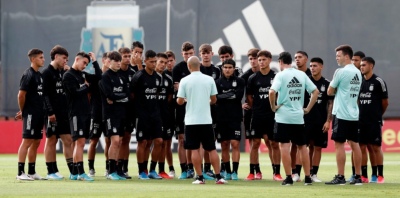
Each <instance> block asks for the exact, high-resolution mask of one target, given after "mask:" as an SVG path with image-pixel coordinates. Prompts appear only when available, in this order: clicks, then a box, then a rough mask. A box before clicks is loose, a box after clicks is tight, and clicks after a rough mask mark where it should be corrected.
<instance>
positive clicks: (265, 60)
mask: <svg viewBox="0 0 400 198" xmlns="http://www.w3.org/2000/svg"><path fill="white" fill-rule="evenodd" d="M257 61H258V66H260V69H266V68H268V67H269V64H270V63H271V61H272V54H271V52H269V51H267V50H261V51H259V52H258V53H257Z"/></svg>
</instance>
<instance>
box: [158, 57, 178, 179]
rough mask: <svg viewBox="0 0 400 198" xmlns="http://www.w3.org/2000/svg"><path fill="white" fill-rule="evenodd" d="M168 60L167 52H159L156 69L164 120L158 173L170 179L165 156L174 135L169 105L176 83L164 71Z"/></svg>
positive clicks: (162, 119) (161, 111) (159, 99)
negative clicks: (166, 170) (166, 169)
mask: <svg viewBox="0 0 400 198" xmlns="http://www.w3.org/2000/svg"><path fill="white" fill-rule="evenodd" d="M167 62H168V56H167V55H166V54H165V53H158V54H157V64H156V68H155V71H156V72H157V75H158V76H159V77H160V78H161V81H160V86H159V94H158V101H159V103H158V105H159V109H160V115H161V121H162V126H163V127H162V139H163V143H162V146H161V153H160V155H159V156H160V157H159V159H158V160H157V161H158V173H159V175H160V177H162V178H164V179H170V178H171V177H170V176H169V175H168V174H167V173H166V172H165V169H164V168H165V167H164V166H165V156H166V153H167V150H171V141H172V137H173V136H174V133H173V128H174V127H173V126H172V125H171V123H170V118H169V116H170V111H169V106H170V103H172V102H173V101H172V95H173V94H174V85H173V83H172V77H171V76H168V75H167V74H166V73H164V71H165V68H166V64H167Z"/></svg>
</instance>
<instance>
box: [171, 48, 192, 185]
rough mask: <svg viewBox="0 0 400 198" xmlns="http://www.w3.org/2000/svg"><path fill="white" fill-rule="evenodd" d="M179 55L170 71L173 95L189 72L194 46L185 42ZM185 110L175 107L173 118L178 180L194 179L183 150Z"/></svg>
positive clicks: (189, 154) (187, 156) (187, 154)
mask: <svg viewBox="0 0 400 198" xmlns="http://www.w3.org/2000/svg"><path fill="white" fill-rule="evenodd" d="M181 51H182V52H181V53H182V57H183V61H181V62H180V63H178V64H177V65H175V67H174V68H173V69H172V80H173V81H174V91H175V95H176V93H177V91H178V89H179V83H180V81H181V79H182V78H184V77H185V76H187V75H189V74H190V71H189V69H188V67H187V60H188V59H189V57H191V56H193V55H194V53H195V51H194V46H193V44H191V43H190V42H188V41H186V42H184V43H183V44H182V48H181ZM185 108H186V105H185V104H183V105H177V106H176V110H175V111H176V114H175V115H176V117H175V124H176V128H175V133H176V136H178V156H179V162H180V166H181V170H182V174H181V176H180V177H179V179H187V178H193V177H194V171H193V164H192V163H191V161H192V160H191V153H190V151H186V150H185V149H184V135H183V134H184V126H185V125H184V119H185V111H186V110H185Z"/></svg>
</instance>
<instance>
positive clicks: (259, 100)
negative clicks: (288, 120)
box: [246, 50, 282, 181]
mask: <svg viewBox="0 0 400 198" xmlns="http://www.w3.org/2000/svg"><path fill="white" fill-rule="evenodd" d="M257 60H258V66H259V67H260V71H258V72H256V73H254V74H253V75H251V76H250V78H249V80H248V83H247V93H246V97H247V101H248V104H249V106H250V107H251V108H252V110H253V114H252V119H251V129H250V134H249V135H248V138H249V139H251V150H250V173H249V175H248V176H247V178H246V180H260V179H262V172H261V169H260V164H259V154H258V150H259V148H260V145H261V139H264V141H265V144H266V145H268V144H269V149H271V152H270V153H271V154H272V155H271V156H270V159H271V164H272V167H273V170H274V171H273V179H274V180H278V181H281V180H282V177H281V176H280V172H279V170H280V161H281V159H280V151H279V144H278V143H277V142H276V141H274V137H273V135H274V125H275V121H274V117H275V113H274V112H273V111H272V109H271V106H270V104H269V100H268V98H269V94H268V92H269V89H270V87H271V84H272V82H273V80H274V78H275V72H274V71H272V70H271V68H270V66H269V65H270V63H271V61H272V54H271V52H269V51H267V50H261V51H259V52H258V53H257Z"/></svg>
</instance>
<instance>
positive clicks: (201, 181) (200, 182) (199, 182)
mask: <svg viewBox="0 0 400 198" xmlns="http://www.w3.org/2000/svg"><path fill="white" fill-rule="evenodd" d="M205 183H206V182H204V179H203V180H200V179H196V180H194V182H192V184H205Z"/></svg>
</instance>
